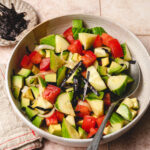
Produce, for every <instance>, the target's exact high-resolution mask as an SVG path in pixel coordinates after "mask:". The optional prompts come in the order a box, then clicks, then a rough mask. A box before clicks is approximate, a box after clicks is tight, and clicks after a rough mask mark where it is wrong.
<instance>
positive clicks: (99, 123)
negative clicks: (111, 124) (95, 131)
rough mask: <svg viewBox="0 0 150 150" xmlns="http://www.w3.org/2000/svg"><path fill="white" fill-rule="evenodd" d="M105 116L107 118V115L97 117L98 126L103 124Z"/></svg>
mask: <svg viewBox="0 0 150 150" xmlns="http://www.w3.org/2000/svg"><path fill="white" fill-rule="evenodd" d="M104 118H105V116H101V117H99V118H97V120H96V123H97V126H98V127H100V126H101V124H102V122H103V120H104Z"/></svg>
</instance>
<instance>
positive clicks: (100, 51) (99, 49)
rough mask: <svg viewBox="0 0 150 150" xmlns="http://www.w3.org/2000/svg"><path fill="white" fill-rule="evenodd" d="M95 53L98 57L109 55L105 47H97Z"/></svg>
mask: <svg viewBox="0 0 150 150" xmlns="http://www.w3.org/2000/svg"><path fill="white" fill-rule="evenodd" d="M94 54H95V55H96V56H97V57H108V56H109V54H108V52H107V51H106V50H105V49H104V48H103V47H97V48H95V49H94Z"/></svg>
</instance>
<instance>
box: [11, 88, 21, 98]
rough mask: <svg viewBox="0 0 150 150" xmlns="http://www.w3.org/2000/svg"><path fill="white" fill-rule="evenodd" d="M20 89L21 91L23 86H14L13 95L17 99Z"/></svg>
mask: <svg viewBox="0 0 150 150" xmlns="http://www.w3.org/2000/svg"><path fill="white" fill-rule="evenodd" d="M20 91H21V88H19V87H12V92H13V95H14V97H15V98H16V99H18V98H19V96H20Z"/></svg>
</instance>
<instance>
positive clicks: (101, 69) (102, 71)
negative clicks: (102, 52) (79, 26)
mask: <svg viewBox="0 0 150 150" xmlns="http://www.w3.org/2000/svg"><path fill="white" fill-rule="evenodd" d="M97 71H98V72H99V74H100V75H101V76H106V75H107V67H104V66H98V68H97Z"/></svg>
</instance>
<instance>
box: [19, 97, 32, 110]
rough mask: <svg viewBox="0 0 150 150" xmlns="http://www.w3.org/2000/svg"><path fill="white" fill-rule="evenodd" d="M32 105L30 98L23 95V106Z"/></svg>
mask: <svg viewBox="0 0 150 150" xmlns="http://www.w3.org/2000/svg"><path fill="white" fill-rule="evenodd" d="M29 105H30V99H28V98H24V97H21V108H26V107H27V106H29Z"/></svg>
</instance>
